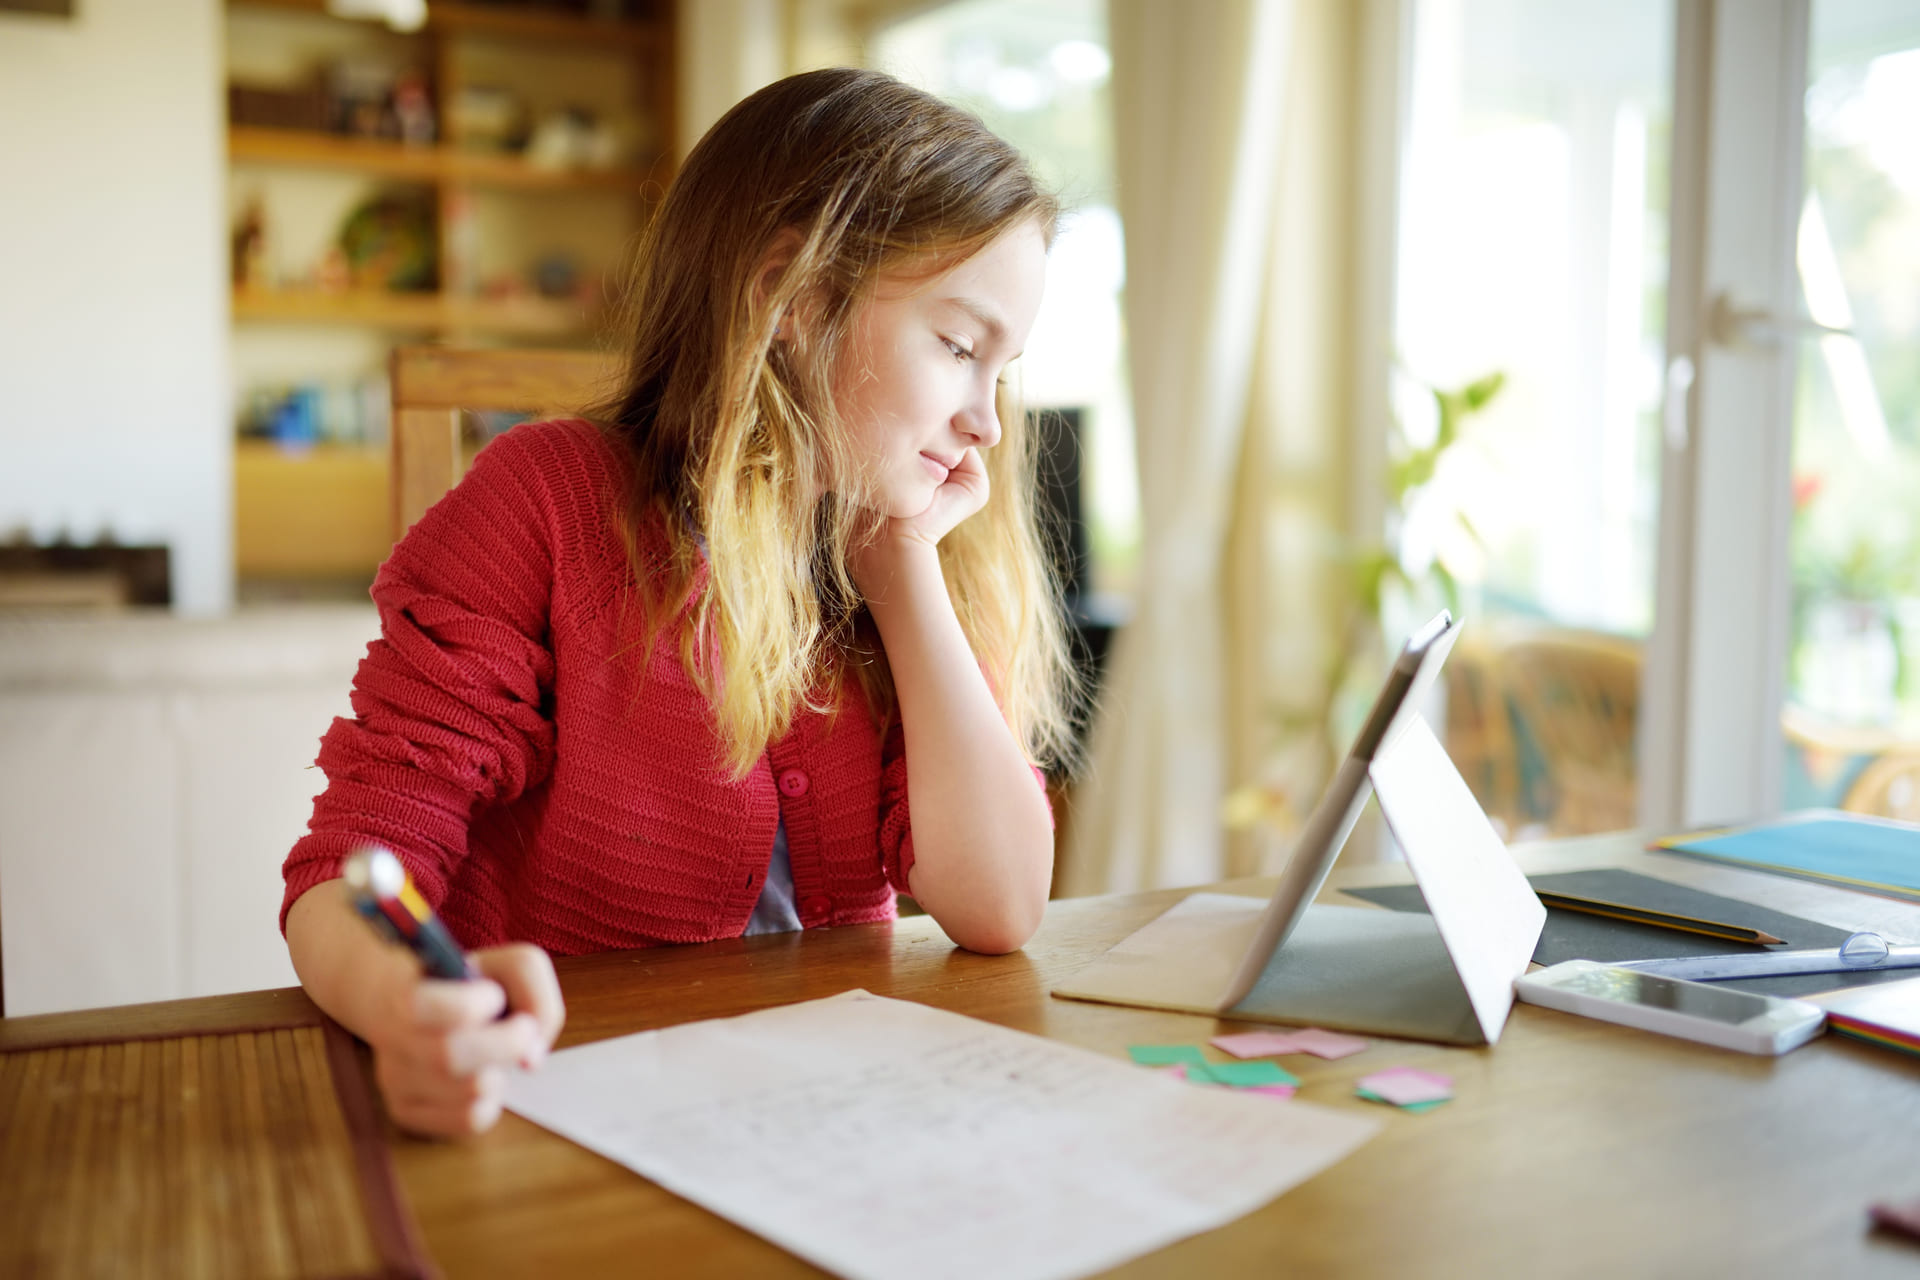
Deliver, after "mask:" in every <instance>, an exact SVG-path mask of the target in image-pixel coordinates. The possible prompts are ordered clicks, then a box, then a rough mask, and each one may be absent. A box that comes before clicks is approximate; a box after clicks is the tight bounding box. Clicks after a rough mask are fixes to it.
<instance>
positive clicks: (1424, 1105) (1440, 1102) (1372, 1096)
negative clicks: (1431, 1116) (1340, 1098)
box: [1353, 1089, 1453, 1112]
mask: <svg viewBox="0 0 1920 1280" xmlns="http://www.w3.org/2000/svg"><path fill="white" fill-rule="evenodd" d="M1353 1093H1354V1096H1355V1097H1358V1098H1365V1099H1366V1100H1367V1101H1368V1102H1384V1103H1386V1105H1387V1106H1389V1107H1391V1106H1393V1105H1395V1104H1394V1103H1393V1102H1392V1101H1390V1100H1388V1099H1386V1098H1383V1097H1381V1096H1380V1095H1379V1094H1377V1093H1375V1092H1374V1091H1373V1090H1371V1089H1355V1090H1354V1091H1353ZM1452 1101H1453V1099H1452V1098H1435V1099H1433V1101H1431V1102H1409V1103H1405V1104H1403V1105H1401V1107H1400V1109H1401V1110H1402V1111H1413V1112H1420V1111H1431V1110H1433V1109H1434V1108H1435V1107H1444V1106H1446V1105H1447V1104H1448V1103H1449V1102H1452Z"/></svg>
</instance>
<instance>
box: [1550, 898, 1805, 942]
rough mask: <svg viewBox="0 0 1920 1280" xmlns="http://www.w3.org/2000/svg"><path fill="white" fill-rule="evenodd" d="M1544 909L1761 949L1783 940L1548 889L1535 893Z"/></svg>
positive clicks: (1741, 927)
mask: <svg viewBox="0 0 1920 1280" xmlns="http://www.w3.org/2000/svg"><path fill="white" fill-rule="evenodd" d="M1535 892H1536V893H1537V894H1538V895H1539V898H1540V901H1541V903H1542V904H1543V905H1545V906H1549V907H1558V908H1559V909H1560V910H1562V911H1578V912H1580V913H1581V914H1582V915H1589V916H1606V917H1607V918H1608V919H1611V920H1630V921H1632V922H1633V923H1635V924H1650V925H1655V926H1657V927H1659V928H1662V929H1678V930H1680V931H1681V932H1683V933H1699V934H1704V935H1706V936H1707V937H1709V938H1724V939H1726V940H1727V941H1729V942H1751V943H1754V944H1756V945H1758V946H1763V947H1772V946H1778V945H1779V944H1780V942H1781V939H1779V938H1776V937H1774V936H1773V935H1772V934H1770V933H1766V932H1763V931H1762V930H1759V929H1755V928H1753V927H1752V926H1750V925H1744V924H1722V923H1721V922H1720V921H1718V920H1702V919H1700V918H1699V917H1697V916H1683V915H1676V914H1674V913H1673V912H1671V911H1654V910H1651V909H1650V908H1647V907H1630V906H1628V905H1627V904H1626V903H1624V902H1607V901H1605V900H1604V899H1601V898H1581V897H1576V896H1575V895H1573V894H1567V893H1552V892H1549V891H1547V890H1544V889H1539V890H1535Z"/></svg>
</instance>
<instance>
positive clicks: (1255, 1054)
mask: <svg viewBox="0 0 1920 1280" xmlns="http://www.w3.org/2000/svg"><path fill="white" fill-rule="evenodd" d="M1323 1034H1324V1033H1323ZM1207 1043H1208V1044H1210V1045H1212V1046H1213V1047H1214V1048H1216V1049H1225V1050H1226V1051H1227V1052H1228V1053H1230V1054H1232V1055H1233V1056H1234V1057H1236V1058H1265V1057H1268V1056H1270V1055H1272V1054H1276V1053H1298V1052H1300V1046H1299V1045H1298V1044H1297V1043H1296V1037H1295V1036H1293V1035H1291V1034H1289V1033H1287V1032H1283V1031H1248V1032H1244V1033H1242V1034H1240V1035H1237V1036H1215V1037H1214V1038H1213V1039H1211V1040H1209V1041H1207ZM1361 1043H1362V1044H1364V1043H1366V1042H1365V1041H1362V1042H1361Z"/></svg>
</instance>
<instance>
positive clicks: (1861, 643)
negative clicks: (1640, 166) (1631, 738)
mask: <svg viewBox="0 0 1920 1280" xmlns="http://www.w3.org/2000/svg"><path fill="white" fill-rule="evenodd" d="M1808 45H1809V49H1808V75H1807V91H1806V99H1805V103H1806V105H1805V112H1806V124H1805V131H1806V161H1805V191H1804V194H1803V196H1802V201H1801V206H1800V219H1799V227H1798V235H1797V237H1796V243H1795V262H1796V267H1797V275H1798V279H1799V285H1800V294H1801V297H1800V303H1801V308H1802V310H1801V314H1802V316H1803V317H1804V318H1805V323H1803V324H1801V325H1799V326H1797V329H1796V336H1797V338H1798V341H1797V343H1796V346H1797V355H1798V365H1799V368H1798V378H1797V381H1796V385H1795V393H1794V398H1793V406H1792V408H1793V446H1792V454H1791V465H1792V488H1791V497H1792V504H1793V506H1792V513H1791V516H1790V525H1789V541H1788V566H1789V570H1790V574H1791V583H1792V592H1791V610H1790V614H1789V630H1788V652H1787V660H1788V666H1787V673H1786V709H1785V717H1784V727H1785V733H1786V740H1787V742H1786V745H1787V752H1786V777H1785V780H1784V787H1783V800H1784V802H1785V804H1786V805H1787V806H1788V807H1790V808H1793V807H1802V806H1809V805H1826V806H1835V807H1846V808H1849V809H1855V810H1859V811H1862V812H1869V813H1879V814H1882V815H1885V816H1890V817H1901V818H1907V819H1910V820H1911V819H1920V502H1916V497H1920V130H1916V128H1915V124H1916V122H1920V6H1916V5H1915V4H1913V3H1912V2H1911V0H1814V4H1813V6H1812V12H1811V22H1810V30H1809V40H1808Z"/></svg>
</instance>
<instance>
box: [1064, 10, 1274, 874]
mask: <svg viewBox="0 0 1920 1280" xmlns="http://www.w3.org/2000/svg"><path fill="white" fill-rule="evenodd" d="M1108 12H1109V24H1110V40H1111V46H1112V53H1113V96H1114V104H1115V107H1114V133H1115V139H1114V146H1115V160H1116V168H1117V170H1118V178H1119V194H1120V216H1121V221H1122V223H1123V224H1124V226H1125V227H1126V264H1127V283H1126V308H1127V338H1128V354H1129V360H1130V363H1131V370H1132V383H1133V400H1134V423H1135V426H1134V431H1135V436H1136V440H1137V448H1138V455H1139V470H1140V525H1141V543H1142V546H1141V562H1140V575H1139V583H1138V590H1137V593H1136V600H1135V607H1134V616H1133V621H1132V623H1131V624H1130V625H1129V626H1128V627H1127V628H1126V629H1125V630H1124V631H1123V632H1122V633H1121V634H1120V636H1119V637H1118V638H1117V641H1116V644H1115V648H1114V652H1113V654H1112V658H1111V664H1110V666H1109V668H1108V672H1107V679H1106V685H1105V689H1104V691H1103V694H1102V699H1101V709H1100V712H1099V714H1098V715H1097V716H1096V719H1095V724H1094V731H1093V738H1092V744H1091V763H1090V767H1089V770H1088V774H1087V777H1086V778H1085V780H1084V781H1083V782H1082V784H1081V785H1080V787H1079V788H1078V790H1077V792H1076V796H1075V801H1074V805H1073V815H1072V818H1071V821H1070V823H1069V830H1068V838H1069V848H1068V850H1067V853H1066V855H1065V859H1064V864H1063V866H1062V868H1061V887H1062V892H1063V893H1065V894H1067V895H1070V896H1076V895H1082V894H1093V893H1109V892H1119V891H1125V890H1130V889H1138V888H1151V887H1158V886H1166V885H1185V884H1197V883H1202V882H1205V881H1209V880H1214V879H1218V878H1219V877H1220V875H1221V874H1222V872H1223V870H1224V868H1225V860H1224V848H1223V837H1222V830H1221V813H1220V810H1221V800H1222V796H1223V794H1224V792H1225V789H1226V783H1227V761H1226V751H1227V745H1226V744H1227V733H1226V726H1227V713H1226V707H1225V697H1226V694H1225V688H1226V681H1225V679H1224V677H1223V672H1224V670H1225V665H1226V661H1227V634H1226V622H1225V611H1224V609H1223V605H1222V598H1223V597H1222V590H1221V587H1222V581H1223V572H1224V568H1225V564H1224V560H1225V551H1226V546H1227V542H1228V530H1229V520H1230V516H1231V512H1232V509H1233V506H1234V503H1233V497H1234V494H1235V490H1236V487H1237V486H1236V483H1235V474H1236V468H1237V466H1238V465H1239V463H1240V462H1241V460H1242V456H1243V449H1244V445H1245V435H1246V429H1247V423H1248V421H1249V415H1250V408H1251V404H1252V394H1253V384H1254V375H1255V369H1256V355H1257V354H1258V352H1259V349H1260V338H1261V323H1262V316H1263V310H1264V306H1265V302H1266V299H1267V296H1268V293H1269V288H1268V286H1269V272H1268V268H1269V265H1270V256H1269V255H1270V252H1271V248H1272V238H1273V234H1272V233H1273V220H1274V211H1275V198H1276V189H1277V185H1278V176H1279V172H1280V161H1281V141H1282V106H1283V101H1282V99H1283V87H1284V86H1283V83H1282V82H1283V80H1284V78H1285V77H1284V74H1283V72H1284V70H1285V69H1286V67H1287V66H1288V53H1289V44H1290V40H1291V38H1292V32H1293V24H1294V6H1293V4H1292V3H1291V0H1186V2H1183V3H1180V4H1169V3H1165V2H1164V0H1110V3H1109V6H1108Z"/></svg>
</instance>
